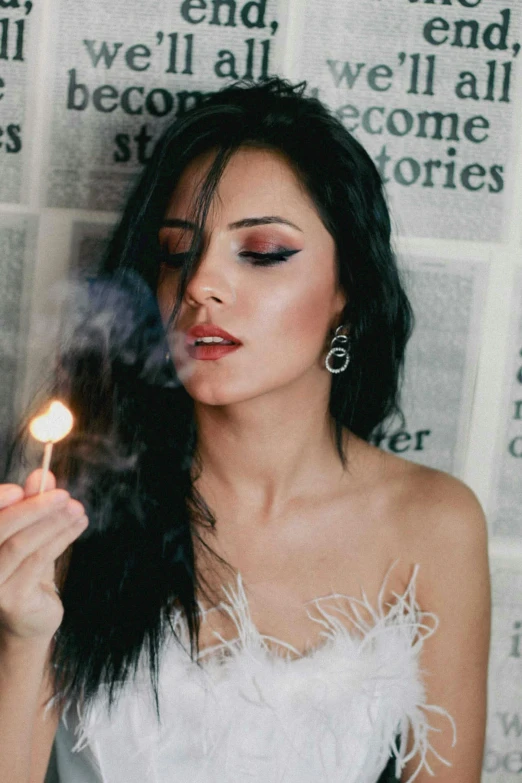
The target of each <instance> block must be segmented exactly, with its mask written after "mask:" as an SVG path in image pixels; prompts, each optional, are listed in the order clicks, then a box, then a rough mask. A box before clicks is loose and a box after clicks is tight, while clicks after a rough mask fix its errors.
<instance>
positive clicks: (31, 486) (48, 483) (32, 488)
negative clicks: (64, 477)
mask: <svg viewBox="0 0 522 783" xmlns="http://www.w3.org/2000/svg"><path fill="white" fill-rule="evenodd" d="M41 480H42V469H41V468H38V470H33V472H32V473H29V475H28V476H27V478H26V480H25V484H24V492H25V496H26V498H29V497H31V496H32V495H38V493H39V492H40V482H41ZM51 489H56V478H55V477H54V474H53V473H51V471H49V472H48V473H47V476H46V479H45V485H44V492H49V490H51Z"/></svg>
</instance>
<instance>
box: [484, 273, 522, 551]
mask: <svg viewBox="0 0 522 783" xmlns="http://www.w3.org/2000/svg"><path fill="white" fill-rule="evenodd" d="M502 410H503V414H502V419H501V420H502V430H501V433H500V435H499V441H498V447H497V460H496V466H495V477H494V489H493V493H492V496H493V500H492V503H491V506H492V508H491V515H490V518H491V523H492V527H491V529H492V533H493V535H496V536H514V537H517V538H519V537H521V536H522V267H520V268H519V269H518V270H517V274H516V280H515V287H514V291H513V301H512V315H511V329H510V336H509V349H508V361H507V366H506V374H505V393H504V398H503V402H502Z"/></svg>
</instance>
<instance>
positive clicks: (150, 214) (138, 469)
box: [53, 78, 412, 707]
mask: <svg viewBox="0 0 522 783" xmlns="http://www.w3.org/2000/svg"><path fill="white" fill-rule="evenodd" d="M305 88H306V84H304V83H303V84H300V85H297V86H292V85H291V84H289V83H288V82H286V81H284V80H281V79H278V78H273V79H270V80H267V81H265V82H262V83H257V84H252V83H244V82H241V83H237V84H234V85H232V86H229V87H226V88H225V89H223V90H221V91H220V92H217V93H213V94H210V95H206V96H203V97H202V99H201V102H200V104H199V105H198V106H196V107H195V108H193V109H192V110H191V111H189V112H188V113H187V114H185V115H184V116H182V117H179V118H177V119H176V121H175V122H174V123H173V124H172V125H171V126H170V127H169V128H168V129H167V130H166V132H165V133H164V135H163V136H162V138H161V139H160V141H159V142H158V144H157V146H156V148H155V152H154V154H153V157H152V159H151V161H150V162H149V163H148V165H147V167H146V169H145V171H144V173H143V175H142V176H141V179H140V180H139V182H138V184H137V186H136V188H135V190H134V192H133V193H132V195H131V196H130V198H129V200H128V203H127V206H126V208H125V211H124V213H123V216H122V218H121V222H120V223H119V225H118V227H117V229H116V230H115V232H114V235H113V237H112V240H111V242H110V245H109V248H108V251H107V253H106V256H105V259H104V262H103V266H102V276H101V278H100V281H98V282H95V283H92V284H91V292H90V301H91V305H92V301H95V302H96V305H95V308H94V309H95V310H96V308H100V307H101V308H102V309H103V308H105V309H108V310H109V311H114V312H118V309H117V307H118V306H119V305H118V304H117V303H118V302H120V303H121V301H125V303H126V304H125V307H126V308H127V310H130V311H131V314H132V318H131V319H130V321H131V323H132V327H129V328H125V329H123V327H122V322H121V321H119V320H118V317H115V318H114V319H113V321H112V325H111V327H110V330H109V331H110V334H109V335H108V336H107V334H106V333H104V334H102V335H101V336H100V334H99V332H98V331H97V330H96V328H95V327H94V326H93V323H95V320H96V319H93V318H92V317H90V320H89V319H87V320H84V321H83V322H82V324H81V328H80V329H79V330H77V334H76V338H74V339H73V340H72V341H71V342H70V343H69V346H68V347H67V346H66V347H65V348H64V349H63V350H62V351H61V356H60V360H59V371H58V374H57V380H56V383H55V386H54V391H55V393H57V394H58V395H59V396H60V397H61V398H62V399H64V401H65V402H67V403H68V404H69V405H70V407H71V408H72V410H73V412H74V414H75V416H76V428H75V435H74V437H70V438H69V439H67V440H66V441H64V442H63V444H61V446H60V448H57V456H56V461H55V463H54V465H53V470H54V471H55V473H56V474H57V476H58V478H59V481H60V483H62V484H63V485H65V486H67V487H68V488H69V489H70V491H71V493H72V494H73V495H74V496H76V497H78V498H79V499H80V500H81V501H82V502H83V503H84V504H85V505H86V508H87V511H88V514H89V518H90V528H89V530H88V532H86V533H85V534H84V535H82V537H81V538H80V539H79V540H78V541H77V542H75V544H74V545H73V547H72V549H71V552H70V555H69V558H70V559H69V564H68V571H67V577H66V579H65V583H64V584H63V589H62V598H63V603H64V607H65V612H64V619H63V622H62V625H61V627H60V629H59V631H58V633H57V635H56V638H55V644H54V650H53V662H54V665H55V678H56V689H57V691H58V692H59V693H60V694H62V695H63V699H64V701H65V698H66V697H73V698H74V697H80V696H81V697H82V698H83V699H84V700H85V701H86V702H88V701H89V700H90V699H91V698H92V697H93V696H94V695H95V693H96V691H97V689H98V687H99V685H100V684H101V683H102V682H105V683H108V684H109V686H110V698H111V703H112V701H113V700H114V696H115V694H116V690H117V688H118V687H119V686H121V685H122V684H123V683H124V682H125V681H126V679H127V677H128V676H129V672H130V671H131V670H132V669H135V667H136V666H137V664H138V659H139V657H140V655H141V653H142V652H145V651H146V653H148V663H149V667H150V672H151V682H152V686H153V689H154V694H155V697H156V706H157V707H158V701H157V675H158V653H159V651H160V648H161V645H162V643H163V641H164V639H165V638H166V634H168V633H170V632H172V631H173V629H172V627H171V623H170V616H171V611H172V608H173V606H174V605H175V604H177V605H179V606H180V607H181V608H182V610H183V613H184V616H185V617H186V620H187V625H188V629H189V633H190V640H191V649H190V653H191V655H192V657H195V655H194V653H195V651H196V650H197V635H198V631H199V618H198V611H197V608H198V607H197V601H196V596H197V594H198V590H199V589H201V590H203V589H204V588H205V587H208V586H207V585H206V584H205V583H204V579H203V577H202V574H201V572H200V570H199V569H198V570H197V569H196V566H195V547H194V543H195V538H196V539H198V540H201V538H200V533H199V530H200V526H201V525H203V526H206V527H207V528H208V529H212V528H213V525H214V523H215V520H214V518H213V515H212V512H211V510H210V509H209V508H208V507H207V506H206V504H205V502H204V500H203V498H202V497H201V496H199V495H198V493H197V492H196V490H195V488H194V472H193V471H194V467H195V466H196V468H197V465H198V462H197V449H196V445H197V444H196V430H195V425H194V416H193V406H192V400H191V398H190V396H189V395H188V393H187V392H186V390H185V389H184V388H183V386H182V385H181V384H180V383H178V382H177V381H176V377H175V370H174V369H173V368H168V369H165V367H164V366H163V365H162V364H161V361H162V358H163V354H164V351H165V348H166V343H165V335H164V329H163V327H162V325H161V320H160V317H159V312H158V309H157V304H156V300H155V291H156V287H157V282H158V268H159V260H158V259H159V257H160V247H159V240H158V234H159V228H160V225H161V222H162V219H163V216H164V214H165V210H166V207H167V204H168V201H169V199H170V197H171V195H172V192H173V189H174V187H175V185H176V183H177V181H178V180H179V178H180V176H181V174H182V172H183V171H184V170H185V169H186V167H187V165H188V164H189V163H190V162H191V161H192V160H194V158H195V157H196V156H198V155H200V154H201V153H204V152H208V151H211V150H212V151H214V152H215V157H214V159H213V163H212V165H211V167H210V170H209V172H208V175H207V177H206V179H205V181H204V183H203V184H202V186H201V189H200V192H199V197H198V203H197V205H196V216H197V225H198V226H200V225H203V224H204V221H205V219H206V216H207V213H208V209H209V207H210V204H211V201H212V197H213V194H214V192H215V189H216V187H217V184H218V182H219V178H220V176H221V174H222V172H223V170H224V168H225V166H226V164H227V162H228V161H229V159H230V157H231V155H233V153H234V151H236V150H237V149H238V148H239V147H242V146H245V145H250V146H255V147H260V148H266V149H272V150H277V151H278V152H279V153H281V154H283V155H284V156H285V157H286V159H287V160H288V161H289V163H290V165H291V166H292V167H293V168H294V170H295V172H296V173H297V175H298V177H299V178H300V180H301V182H302V183H303V185H304V187H305V188H306V190H307V191H308V193H309V194H310V196H311V198H312V200H313V202H314V204H315V206H316V208H317V210H318V213H319V215H320V217H321V219H322V221H323V223H324V225H325V227H326V229H327V230H328V232H329V233H330V234H331V236H332V237H333V239H334V241H335V245H336V249H337V264H338V279H339V283H340V285H341V286H342V288H343V289H344V290H345V292H346V294H347V298H348V303H347V307H346V312H345V313H344V317H343V322H344V323H349V324H350V354H351V361H350V364H349V367H348V369H347V370H346V371H345V372H343V373H339V374H336V375H333V376H332V386H331V396H330V414H331V417H332V420H333V422H334V424H335V436H336V443H337V449H338V452H339V456H340V458H341V460H342V461H343V464H345V455H344V452H343V447H342V435H343V429H344V428H348V429H349V430H350V431H351V432H353V433H355V434H356V435H358V436H360V437H361V438H364V439H366V440H368V439H369V438H370V436H371V434H372V433H373V432H375V430H376V428H377V427H379V426H380V425H382V423H383V422H384V421H385V420H386V419H388V418H389V417H390V416H392V415H394V414H397V413H400V410H399V407H398V387H399V380H400V375H401V370H402V363H403V356H404V349H405V345H406V342H407V339H408V337H409V334H410V331H411V325H412V313H411V309H410V305H409V303H408V299H407V297H406V295H405V293H404V290H403V288H402V285H401V282H400V278H399V274H398V270H397V266H396V261H395V257H394V254H393V252H392V249H391V245H390V218H389V213H388V209H387V206H386V202H385V198H384V195H383V188H382V183H381V180H380V177H379V174H378V172H377V170H376V168H375V166H374V164H373V162H372V160H371V158H370V157H369V155H368V154H367V153H366V152H365V150H364V149H363V147H362V146H361V145H360V144H359V143H358V142H357V141H356V140H355V139H354V138H353V137H352V136H351V135H350V133H348V131H347V130H346V129H345V128H344V127H343V125H342V124H341V122H340V121H339V120H337V119H336V118H335V117H334V116H333V115H332V114H331V113H330V112H329V110H328V109H327V108H326V107H325V106H323V104H322V103H321V102H320V101H319V100H317V99H315V98H312V97H307V96H305V94H304V90H305ZM197 258H198V247H197V239H195V241H194V243H193V247H192V248H191V251H190V252H189V254H188V256H187V260H186V263H185V264H184V266H183V268H182V270H181V276H180V289H179V295H178V301H177V305H176V308H178V307H179V304H180V302H181V298H182V296H183V292H184V290H185V288H186V285H187V281H188V280H190V276H191V273H192V272H193V269H194V265H195V264H196V263H197ZM122 292H123V293H122ZM122 298H123V299H122ZM100 303H101V304H100ZM91 315H92V311H91ZM173 315H174V316H175V313H174V314H173ZM122 329H123V331H122ZM78 334H80V335H81V339H79V338H78ZM151 355H152V356H154V357H156V359H157V361H156V359H154V360H151V358H150V357H151ZM205 546H206V545H205ZM208 551H209V552H211V550H210V549H209V550H208Z"/></svg>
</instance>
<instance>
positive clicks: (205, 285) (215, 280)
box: [185, 247, 236, 307]
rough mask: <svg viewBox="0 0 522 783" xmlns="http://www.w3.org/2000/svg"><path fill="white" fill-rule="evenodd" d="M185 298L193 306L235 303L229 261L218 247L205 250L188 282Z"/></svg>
mask: <svg viewBox="0 0 522 783" xmlns="http://www.w3.org/2000/svg"><path fill="white" fill-rule="evenodd" d="M185 299H186V301H187V303H188V304H189V305H191V306H192V307H197V306H200V305H206V304H210V303H212V302H215V303H216V304H224V305H229V304H234V302H235V300H236V295H235V290H234V286H233V284H232V280H231V275H230V270H228V271H227V261H226V259H225V258H224V257H223V253H220V252H219V250H218V249H217V248H216V247H209V248H207V249H206V250H204V251H203V253H202V255H201V258H200V259H199V262H198V265H197V267H196V270H195V272H194V274H193V275H192V277H191V278H190V280H189V281H188V283H187V288H186V290H185Z"/></svg>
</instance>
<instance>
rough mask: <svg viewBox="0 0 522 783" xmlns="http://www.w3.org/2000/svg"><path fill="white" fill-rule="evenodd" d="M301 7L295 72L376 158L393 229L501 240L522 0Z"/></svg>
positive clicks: (518, 93)
mask: <svg viewBox="0 0 522 783" xmlns="http://www.w3.org/2000/svg"><path fill="white" fill-rule="evenodd" d="M302 6H303V8H302V15H300V17H299V18H300V19H301V24H300V30H299V32H297V31H296V33H295V35H296V39H297V40H296V43H295V49H294V55H293V57H292V61H291V65H290V69H291V72H292V76H293V77H294V78H297V77H299V78H304V79H306V80H307V81H308V83H309V89H310V90H311V91H312V93H314V94H316V95H317V96H318V97H319V98H320V99H321V100H323V101H324V102H326V103H327V104H328V105H329V106H330V107H331V108H332V109H333V110H334V111H335V113H336V115H337V116H338V117H339V118H340V119H341V121H342V122H343V124H344V126H345V127H346V128H347V129H348V130H349V131H351V132H352V133H353V134H354V135H355V136H356V138H357V139H358V140H359V141H360V142H361V143H362V144H363V146H364V147H365V148H366V149H367V150H368V152H369V153H370V155H371V156H372V157H373V159H374V161H375V163H376V165H377V167H378V169H379V171H380V172H381V175H382V177H383V178H384V181H385V183H386V185H387V190H388V193H389V197H390V202H391V205H392V207H393V211H394V214H395V219H396V223H397V230H398V233H399V234H404V235H410V236H423V237H443V238H445V239H471V240H485V241H498V240H500V239H501V238H502V237H503V236H504V235H505V232H506V230H507V226H506V225H505V223H506V214H507V210H506V194H507V193H508V192H509V191H510V189H511V182H512V180H511V179H510V178H511V177H514V171H513V169H514V167H513V163H512V162H513V155H514V150H515V132H516V131H517V129H514V128H513V116H514V111H513V104H514V102H515V101H516V100H518V101H520V100H522V90H521V89H520V81H521V80H520V63H521V61H522V55H520V40H521V15H522V3H520V2H517V1H516V0H506V2H502V3H499V2H497V0H466V2H463V1H462V0H303V3H302ZM292 23H293V24H295V23H296V20H294V19H292Z"/></svg>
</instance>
